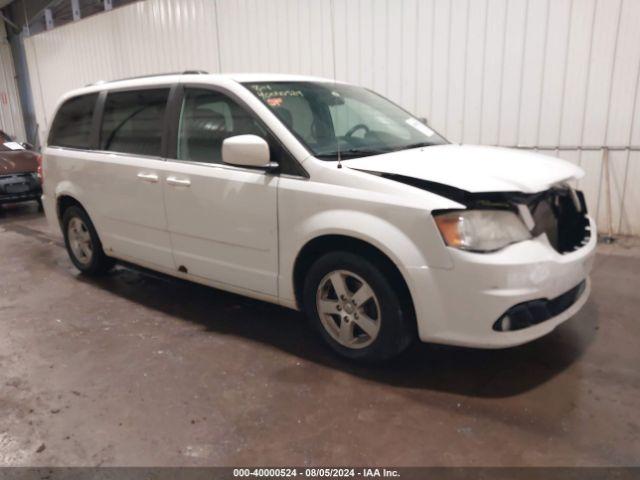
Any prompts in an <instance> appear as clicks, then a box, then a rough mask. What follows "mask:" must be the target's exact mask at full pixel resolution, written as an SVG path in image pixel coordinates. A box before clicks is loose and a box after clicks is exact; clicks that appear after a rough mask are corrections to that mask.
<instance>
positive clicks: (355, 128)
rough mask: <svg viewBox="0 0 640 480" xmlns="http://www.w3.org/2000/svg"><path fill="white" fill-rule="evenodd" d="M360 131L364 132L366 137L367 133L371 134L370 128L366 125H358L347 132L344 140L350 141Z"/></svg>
mask: <svg viewBox="0 0 640 480" xmlns="http://www.w3.org/2000/svg"><path fill="white" fill-rule="evenodd" d="M358 130H364V131H365V132H364V134H365V135H366V134H367V133H369V132H370V131H371V129H370V128H369V127H367V126H366V125H365V124H364V123H359V124H357V125H354V126H353V127H351V128H350V129H349V131H347V133H345V134H344V138H345V139H349V138H351V137H352V136H353V134H354V133H356V132H357V131H358Z"/></svg>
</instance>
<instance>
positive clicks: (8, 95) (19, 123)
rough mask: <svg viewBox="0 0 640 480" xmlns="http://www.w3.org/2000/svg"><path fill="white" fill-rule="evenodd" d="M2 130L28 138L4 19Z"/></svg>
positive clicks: (0, 28) (0, 39) (0, 35)
mask: <svg viewBox="0 0 640 480" xmlns="http://www.w3.org/2000/svg"><path fill="white" fill-rule="evenodd" d="M0 130H2V131H4V132H7V133H8V134H9V135H11V136H12V137H15V138H16V139H17V140H18V141H20V142H23V141H25V140H26V137H25V132H24V119H23V118H22V110H21V108H20V97H19V95H18V87H17V85H16V72H15V69H14V66H13V56H12V55H11V46H10V45H9V42H8V41H7V37H6V31H5V28H4V22H2V21H0Z"/></svg>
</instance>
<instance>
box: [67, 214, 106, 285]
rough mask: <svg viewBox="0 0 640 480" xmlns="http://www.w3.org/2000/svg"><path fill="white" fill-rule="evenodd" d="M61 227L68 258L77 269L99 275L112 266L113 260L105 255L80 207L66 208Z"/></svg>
mask: <svg viewBox="0 0 640 480" xmlns="http://www.w3.org/2000/svg"><path fill="white" fill-rule="evenodd" d="M62 228H63V231H64V243H65V245H66V247H67V252H68V253H69V258H71V261H72V262H73V264H74V265H75V266H76V268H77V269H78V270H80V271H81V272H82V273H84V274H87V275H100V274H103V273H105V272H107V271H108V270H109V269H110V268H111V267H113V265H114V263H115V261H114V260H113V259H112V258H110V257H108V256H106V255H105V253H104V251H103V250H102V243H101V242H100V238H99V237H98V233H97V232H96V229H95V227H94V226H93V223H92V222H91V219H90V218H89V215H87V212H85V211H84V210H83V209H82V208H80V207H77V206H72V207H69V208H67V209H66V210H65V212H64V214H63V216H62Z"/></svg>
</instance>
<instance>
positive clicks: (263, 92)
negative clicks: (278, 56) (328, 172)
mask: <svg viewBox="0 0 640 480" xmlns="http://www.w3.org/2000/svg"><path fill="white" fill-rule="evenodd" d="M245 86H246V87H247V88H249V90H251V92H252V93H253V94H254V95H256V96H257V97H258V98H259V99H260V100H261V101H262V102H263V103H264V104H265V105H266V106H267V107H268V108H269V109H270V110H271V111H272V112H273V113H274V114H275V115H276V116H277V117H278V118H279V119H280V120H281V121H282V122H283V123H284V125H286V127H287V128H288V129H289V130H291V132H292V133H293V134H294V135H295V136H296V137H297V138H298V139H299V140H300V141H301V142H302V143H303V144H304V145H305V146H306V147H307V148H308V149H309V150H310V151H311V152H312V153H313V155H314V156H316V157H318V158H320V159H322V160H337V158H338V152H340V156H341V158H354V157H362V156H365V155H377V154H380V153H388V152H393V151H397V150H406V149H408V148H417V147H425V146H430V145H441V144H443V143H447V141H446V140H445V139H444V138H442V137H441V136H440V135H438V134H437V133H436V132H434V131H433V130H432V129H431V128H429V127H428V126H427V125H425V124H424V123H423V122H421V121H420V120H419V119H417V118H416V117H414V116H412V115H411V114H409V113H407V112H406V111H405V110H403V109H402V108H400V107H398V106H397V105H395V104H394V103H392V102H390V101H389V100H387V99H386V98H384V97H381V96H380V95H378V94H376V93H373V92H371V91H370V90H367V89H365V88H362V87H356V86H352V85H343V84H333V83H328V82H257V83H247V84H245Z"/></svg>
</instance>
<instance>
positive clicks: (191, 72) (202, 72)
mask: <svg viewBox="0 0 640 480" xmlns="http://www.w3.org/2000/svg"><path fill="white" fill-rule="evenodd" d="M208 74H209V72H207V71H206V70H184V71H183V72H167V73H153V74H151V75H138V76H136V77H126V78H118V79H116V80H98V81H97V82H94V83H89V84H88V85H86V86H87V87H93V86H94V85H104V84H105V83H113V82H124V81H125V80H138V79H139V78H151V77H164V76H169V75H208Z"/></svg>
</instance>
